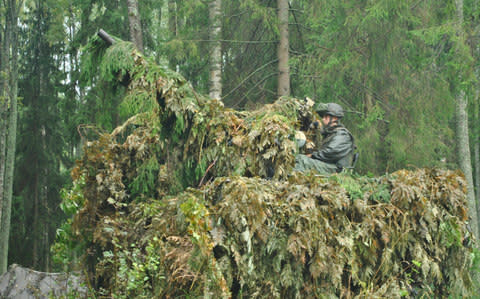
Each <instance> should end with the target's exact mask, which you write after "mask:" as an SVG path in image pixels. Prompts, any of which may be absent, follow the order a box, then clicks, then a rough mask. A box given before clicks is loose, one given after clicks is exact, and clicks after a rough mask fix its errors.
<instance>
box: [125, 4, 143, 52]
mask: <svg viewBox="0 0 480 299" xmlns="http://www.w3.org/2000/svg"><path fill="white" fill-rule="evenodd" d="M127 10H128V23H129V25H130V41H131V42H132V43H134V44H135V46H136V47H137V49H138V50H139V51H140V52H142V53H143V35H142V24H141V23H140V13H139V10H138V1H137V0H127Z"/></svg>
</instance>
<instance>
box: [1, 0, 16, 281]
mask: <svg viewBox="0 0 480 299" xmlns="http://www.w3.org/2000/svg"><path fill="white" fill-rule="evenodd" d="M20 2H21V1H20ZM7 3H8V4H7V10H6V13H7V22H6V29H7V30H6V32H7V34H8V37H6V38H7V39H8V40H10V49H11V60H10V64H9V70H10V76H9V91H8V97H9V100H10V105H9V115H8V133H7V145H6V150H7V154H6V163H5V185H4V195H3V196H4V198H3V203H2V219H1V229H0V272H1V273H5V272H6V271H7V264H8V241H9V237H10V216H11V208H12V190H13V170H14V166H15V143H16V136H17V83H18V81H17V74H18V66H17V57H18V55H17V43H18V28H17V19H18V10H19V7H20V5H21V3H19V4H18V7H17V1H16V0H8V2H7Z"/></svg>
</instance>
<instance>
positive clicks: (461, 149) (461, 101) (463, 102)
mask: <svg viewBox="0 0 480 299" xmlns="http://www.w3.org/2000/svg"><path fill="white" fill-rule="evenodd" d="M455 5H456V12H457V20H458V22H457V23H458V25H457V36H459V37H463V36H464V32H463V27H462V26H463V0H455ZM460 79H461V78H460ZM455 116H456V120H457V122H456V133H457V152H458V163H459V166H460V169H461V170H462V171H463V173H464V174H465V179H466V180H467V200H468V213H469V217H470V221H471V227H472V231H473V234H474V235H475V237H476V238H477V237H478V218H477V205H476V202H475V191H474V189H473V176H472V163H471V156H470V142H469V136H468V113H467V99H466V98H465V91H464V90H462V89H461V88H459V91H458V94H457V97H456V103H455Z"/></svg>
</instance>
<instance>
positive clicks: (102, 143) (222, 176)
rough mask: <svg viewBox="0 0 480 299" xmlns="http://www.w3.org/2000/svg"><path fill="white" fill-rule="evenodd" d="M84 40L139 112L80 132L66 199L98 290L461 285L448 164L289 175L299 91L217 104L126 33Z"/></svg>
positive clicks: (377, 292) (336, 294) (303, 116)
mask: <svg viewBox="0 0 480 299" xmlns="http://www.w3.org/2000/svg"><path fill="white" fill-rule="evenodd" d="M93 44H94V45H95V42H94V43H93ZM96 45H97V48H94V50H95V51H96V52H95V53H96V55H97V56H95V57H97V58H98V57H100V58H101V59H100V58H98V59H99V61H101V67H102V68H103V70H104V71H105V74H104V78H106V79H109V77H108V76H107V75H106V74H114V76H111V77H110V79H109V80H110V81H111V82H112V83H111V84H124V85H127V86H128V95H127V99H126V103H130V104H129V105H132V106H135V107H136V109H137V110H138V111H143V112H141V113H139V114H137V115H136V116H135V117H132V118H131V119H129V120H128V121H127V122H126V123H125V124H124V125H123V126H121V127H119V128H117V129H116V130H114V132H112V133H111V134H101V135H100V136H99V138H98V139H97V140H94V141H90V142H88V143H87V146H86V147H85V152H84V156H83V159H82V160H81V161H79V162H78V164H77V167H76V168H75V169H74V171H73V178H74V180H75V186H74V188H73V189H72V190H71V191H70V192H69V193H68V196H66V198H65V201H66V202H70V205H78V206H79V209H78V212H77V213H76V215H75V217H74V220H73V224H72V228H73V230H72V231H73V234H72V238H75V239H76V240H77V242H81V243H82V244H83V246H84V247H85V252H86V255H85V263H83V264H82V265H83V266H84V267H85V269H86V270H87V272H88V274H89V276H90V281H91V282H92V286H93V287H94V288H95V290H96V292H97V295H98V296H99V297H101V296H109V297H110V296H114V297H115V298H230V297H232V298H271V297H273V298H353V297H358V298H384V297H392V298H400V297H409V296H414V295H419V296H421V295H426V297H436V298H441V297H442V298H444V297H448V296H449V295H452V296H466V295H468V294H469V292H470V290H471V289H472V285H471V279H470V276H469V270H470V267H471V263H472V247H471V246H472V244H471V243H472V242H473V240H471V238H470V236H469V235H470V234H469V232H468V229H467V224H466V223H467V221H466V220H467V212H466V210H465V209H466V198H465V181H464V179H463V177H462V176H461V175H460V174H459V173H456V172H452V171H447V170H440V169H420V170H416V171H406V170H402V171H398V172H396V173H393V174H391V175H386V176H384V177H380V178H366V177H352V176H350V175H348V174H341V175H333V176H330V177H324V176H316V175H314V174H313V173H310V174H301V173H292V174H290V175H289V172H291V169H292V167H293V163H294V156H295V154H296V152H297V149H296V146H295V142H294V140H293V139H294V132H295V130H296V129H299V128H301V127H302V126H305V125H306V123H308V121H309V119H311V116H312V113H311V111H310V108H311V107H310V106H309V105H307V104H306V103H305V102H304V101H300V100H296V99H287V98H284V99H280V100H279V101H277V102H276V103H274V104H272V105H267V106H265V107H264V108H262V109H260V110H257V111H252V112H238V111H234V110H230V109H226V108H224V107H223V105H222V103H221V102H219V101H213V100H209V99H206V98H204V97H202V96H200V95H198V94H196V93H195V92H194V91H193V89H191V87H190V86H189V85H188V83H187V82H186V81H185V80H184V79H183V78H181V77H179V76H178V75H177V74H173V73H170V72H169V71H168V70H163V69H162V68H160V67H159V66H157V65H155V64H154V63H151V62H148V61H147V60H146V59H145V58H143V57H142V56H141V55H139V54H138V53H137V52H136V51H135V50H133V49H132V48H131V46H130V44H128V43H123V42H117V43H116V44H115V45H113V46H111V47H109V48H108V49H101V47H99V46H101V43H100V42H99V41H97V42H96ZM119 57H120V58H121V59H120V58H119ZM122 59H124V60H125V61H123V60H122ZM119 61H123V62H119Z"/></svg>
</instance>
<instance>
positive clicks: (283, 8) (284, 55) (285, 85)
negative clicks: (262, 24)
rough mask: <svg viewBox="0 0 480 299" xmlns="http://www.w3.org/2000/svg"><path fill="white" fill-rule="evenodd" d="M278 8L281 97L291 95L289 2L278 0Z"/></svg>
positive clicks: (279, 83)
mask: <svg viewBox="0 0 480 299" xmlns="http://www.w3.org/2000/svg"><path fill="white" fill-rule="evenodd" d="M277 6H278V29H279V32H280V43H279V44H278V89H277V94H278V96H279V97H281V96H289V95H290V69H289V66H288V48H289V40H288V0H277Z"/></svg>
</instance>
